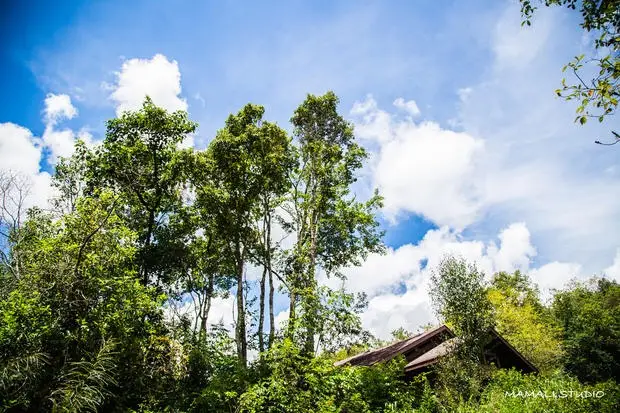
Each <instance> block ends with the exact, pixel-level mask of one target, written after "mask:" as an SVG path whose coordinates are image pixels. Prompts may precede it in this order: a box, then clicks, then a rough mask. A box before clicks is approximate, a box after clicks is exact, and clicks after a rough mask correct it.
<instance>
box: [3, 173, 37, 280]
mask: <svg viewBox="0 0 620 413" xmlns="http://www.w3.org/2000/svg"><path fill="white" fill-rule="evenodd" d="M31 186H32V185H31V182H30V181H29V179H28V178H27V177H26V176H25V175H23V174H21V173H18V172H12V171H5V170H0V268H1V270H0V277H2V276H3V275H4V274H3V273H4V272H7V273H9V274H10V277H12V278H13V279H14V280H17V279H19V278H20V274H21V258H20V246H21V245H20V244H21V243H22V240H23V236H22V232H20V228H21V226H22V224H23V222H24V220H25V218H26V213H27V210H26V200H27V198H28V196H29V195H30V190H31ZM0 291H1V290H0Z"/></svg>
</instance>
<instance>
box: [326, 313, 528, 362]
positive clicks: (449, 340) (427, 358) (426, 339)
mask: <svg viewBox="0 0 620 413" xmlns="http://www.w3.org/2000/svg"><path fill="white" fill-rule="evenodd" d="M491 334H492V335H493V336H494V337H495V338H494V342H495V343H497V345H499V346H501V347H502V348H504V349H505V352H504V354H511V355H510V356H509V357H510V358H511V359H512V360H513V362H512V363H516V365H518V366H521V367H519V368H520V369H522V370H524V371H526V372H536V371H538V369H537V368H536V367H535V366H534V365H533V364H532V363H530V362H529V361H528V360H527V359H526V358H525V357H524V356H523V355H522V354H521V353H519V352H518V351H517V350H516V349H515V348H514V347H513V346H511V345H510V343H508V342H507V341H506V340H505V339H504V338H503V337H502V336H501V335H500V334H499V333H498V332H497V331H496V330H495V329H492V330H491ZM438 339H439V340H442V341H441V342H438V341H437V340H438ZM456 340H458V339H457V338H456V337H455V336H454V333H453V332H452V331H451V330H450V329H449V328H448V327H446V326H445V325H441V326H439V327H435V328H433V329H431V330H428V331H425V332H423V333H418V334H414V335H412V336H410V337H407V338H406V339H404V340H400V341H397V342H395V343H392V344H389V345H387V346H383V347H380V348H378V349H374V350H367V351H365V352H363V353H360V354H356V355H355V356H352V357H349V358H346V359H344V360H340V361H338V362H336V363H335V364H334V365H336V366H343V365H351V366H372V365H374V364H376V363H379V362H384V361H389V360H391V359H393V358H395V357H397V356H400V355H404V356H405V357H406V358H407V360H409V362H408V363H407V365H406V366H405V371H406V372H407V373H413V372H416V371H418V370H420V369H423V368H425V367H427V366H430V365H432V364H434V363H436V362H437V360H438V359H439V358H440V357H442V356H444V355H446V354H448V353H449V352H450V351H452V349H453V348H454V346H455V344H456V342H457V341H456ZM430 346H432V347H430ZM429 347H430V348H429ZM506 352H507V353H506ZM411 357H414V358H413V360H412V359H411ZM515 360H516V361H515ZM513 365H514V364H513Z"/></svg>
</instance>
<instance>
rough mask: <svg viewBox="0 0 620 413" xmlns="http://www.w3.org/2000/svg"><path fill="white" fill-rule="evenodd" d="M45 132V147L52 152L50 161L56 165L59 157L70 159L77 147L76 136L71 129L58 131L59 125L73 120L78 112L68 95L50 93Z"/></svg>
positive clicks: (45, 112) (47, 98)
mask: <svg viewBox="0 0 620 413" xmlns="http://www.w3.org/2000/svg"><path fill="white" fill-rule="evenodd" d="M44 104H45V109H44V114H45V116H44V121H45V131H44V132H43V136H42V141H43V145H44V146H45V147H47V148H48V149H49V150H50V156H49V158H48V161H49V162H50V163H51V164H52V165H54V164H56V162H57V161H58V157H60V156H64V157H68V156H71V154H73V150H74V147H75V134H74V133H73V131H72V130H70V129H63V130H57V129H56V126H57V124H58V123H59V122H60V121H62V120H64V119H72V118H74V117H75V116H77V114H78V111H77V109H76V108H75V106H73V104H72V103H71V98H70V97H69V96H68V95H55V94H53V93H49V94H48V95H47V97H46V98H45V101H44Z"/></svg>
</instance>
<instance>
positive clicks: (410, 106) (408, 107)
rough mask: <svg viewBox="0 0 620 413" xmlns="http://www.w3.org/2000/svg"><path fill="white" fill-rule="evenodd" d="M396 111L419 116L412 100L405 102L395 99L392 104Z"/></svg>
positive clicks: (418, 110)
mask: <svg viewBox="0 0 620 413" xmlns="http://www.w3.org/2000/svg"><path fill="white" fill-rule="evenodd" d="M393 105H394V106H396V107H397V108H398V109H400V110H402V111H405V112H407V113H408V114H410V115H411V116H418V115H419V114H420V109H419V108H418V105H417V104H416V103H415V101H414V100H407V101H406V100H405V99H403V98H397V99H396V100H395V101H394V103H393Z"/></svg>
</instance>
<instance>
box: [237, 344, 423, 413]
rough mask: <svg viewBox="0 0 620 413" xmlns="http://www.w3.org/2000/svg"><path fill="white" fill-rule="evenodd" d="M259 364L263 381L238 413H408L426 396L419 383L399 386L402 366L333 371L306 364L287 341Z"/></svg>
mask: <svg viewBox="0 0 620 413" xmlns="http://www.w3.org/2000/svg"><path fill="white" fill-rule="evenodd" d="M264 363H266V367H267V369H268V371H269V375H268V376H267V377H266V378H265V379H263V380H261V381H259V382H258V383H257V384H255V385H253V386H251V387H250V388H249V389H248V390H247V391H246V393H244V394H243V395H242V396H241V399H240V408H239V411H241V412H291V411H296V412H322V413H327V412H342V413H344V412H351V413H352V412H383V411H400V412H402V411H413V409H414V408H415V407H417V406H419V405H420V404H421V403H422V402H423V396H424V395H425V392H427V393H428V391H429V388H428V385H427V383H426V381H425V378H424V377H419V378H418V379H417V380H415V381H413V382H406V381H405V380H404V370H403V367H404V364H405V361H404V360H395V361H393V362H390V363H387V364H381V365H378V366H375V367H359V368H355V367H334V365H333V360H332V359H330V358H327V357H324V356H319V357H313V358H309V357H307V356H305V355H304V353H303V351H302V349H300V348H298V347H297V346H296V345H295V344H294V343H293V342H291V341H290V340H288V339H287V340H284V341H283V342H282V343H280V344H278V345H277V346H274V347H273V348H272V349H271V351H270V352H269V353H268V354H267V356H266V357H265V359H264ZM426 396H427V397H428V395H426Z"/></svg>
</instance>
